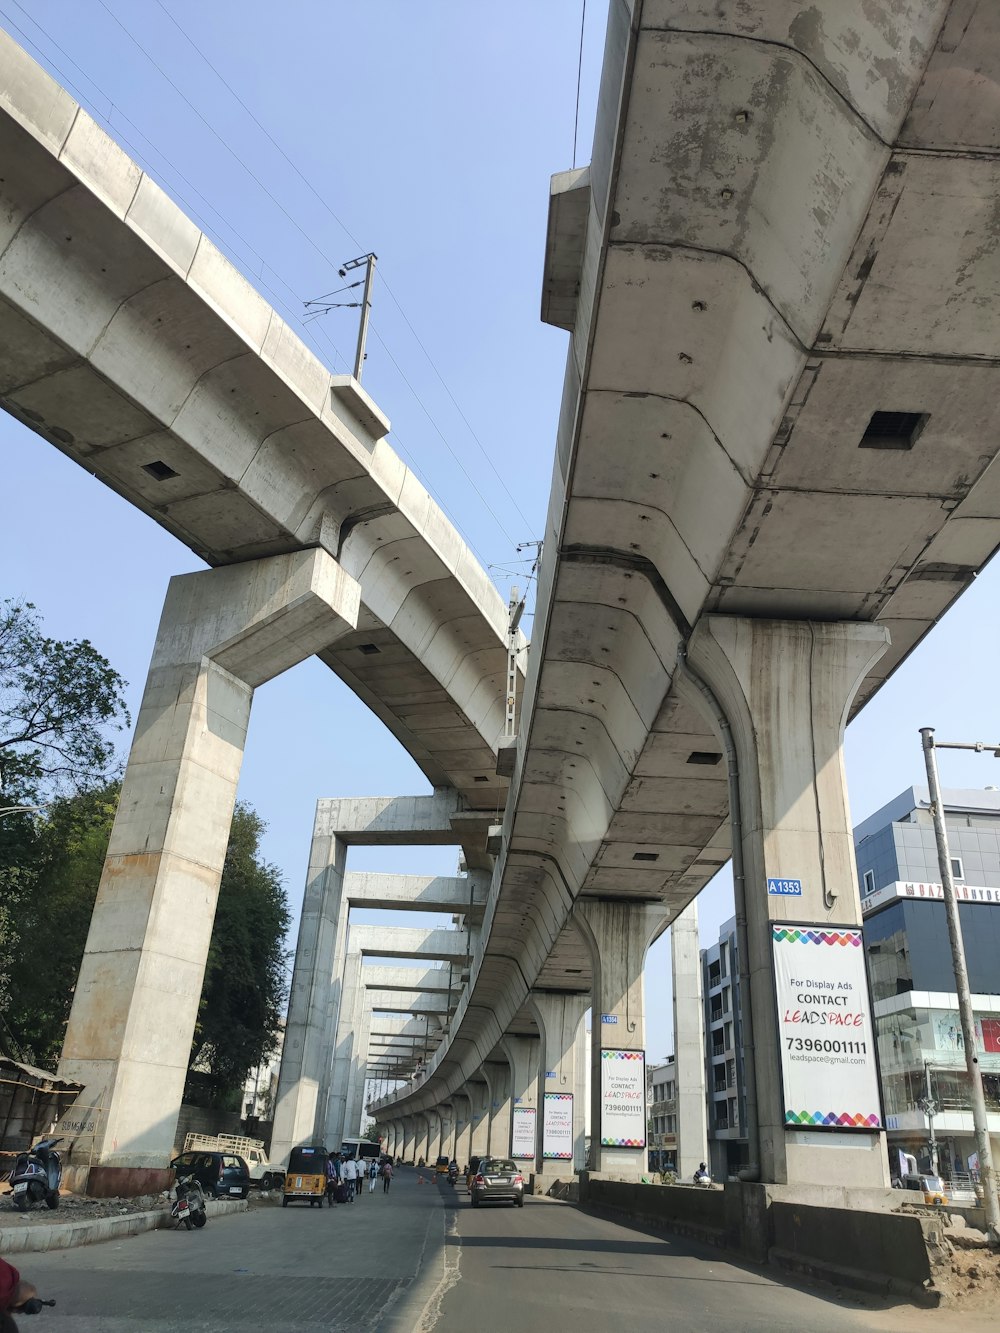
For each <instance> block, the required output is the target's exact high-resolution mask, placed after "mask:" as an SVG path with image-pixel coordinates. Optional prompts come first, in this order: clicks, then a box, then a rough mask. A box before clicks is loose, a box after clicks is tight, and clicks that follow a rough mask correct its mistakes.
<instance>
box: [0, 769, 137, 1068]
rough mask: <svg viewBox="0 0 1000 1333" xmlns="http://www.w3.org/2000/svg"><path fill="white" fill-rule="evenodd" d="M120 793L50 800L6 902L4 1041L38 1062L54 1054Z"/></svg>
mask: <svg viewBox="0 0 1000 1333" xmlns="http://www.w3.org/2000/svg"><path fill="white" fill-rule="evenodd" d="M119 792H120V786H119V784H118V783H117V782H111V783H108V784H106V785H105V786H102V787H95V788H92V789H90V790H85V791H79V792H75V793H73V794H72V795H70V796H65V797H61V798H58V799H56V800H53V801H52V802H51V803H50V804H49V806H48V808H47V811H46V813H45V815H44V817H37V818H35V819H34V820H33V821H32V829H31V836H30V838H28V839H25V841H24V842H23V843H22V846H21V853H20V854H21V857H22V861H21V865H20V867H19V871H20V882H19V892H17V893H16V894H12V895H10V896H9V898H8V901H7V903H6V904H5V905H4V910H5V912H6V916H7V931H6V932H5V937H4V940H3V944H2V947H0V957H2V966H0V971H2V972H3V973H4V974H5V976H6V982H7V994H6V1005H5V1010H4V1022H5V1026H6V1029H7V1034H6V1035H7V1042H6V1044H7V1045H8V1046H9V1047H10V1050H11V1053H12V1054H15V1055H18V1056H20V1057H22V1058H23V1059H25V1060H27V1061H29V1062H30V1063H31V1064H35V1065H39V1066H40V1067H41V1068H43V1069H54V1068H55V1065H56V1062H57V1061H58V1059H59V1052H60V1049H61V1047H62V1042H63V1036H64V1034H65V1031H66V1023H67V1021H68V1019H69V1011H70V1006H71V1005H72V1003H73V991H74V988H75V986H76V978H77V974H78V972H79V970H80V963H81V960H82V958H83V950H84V946H85V944H86V941H87V931H88V930H89V928H90V918H91V916H92V914H93V910H94V899H95V898H96V896H97V886H98V884H99V883H100V879H101V868H102V866H103V865H104V858H105V855H106V853H107V849H108V839H109V838H110V837H111V826H112V824H113V823H114V818H115V810H116V808H117V806H118V796H119Z"/></svg>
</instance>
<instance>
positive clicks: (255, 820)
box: [191, 801, 291, 1106]
mask: <svg viewBox="0 0 1000 1333" xmlns="http://www.w3.org/2000/svg"><path fill="white" fill-rule="evenodd" d="M266 827H267V826H266V824H265V823H264V821H263V820H262V819H261V817H260V816H259V815H258V814H257V813H256V812H255V811H254V810H253V809H251V807H250V806H249V805H246V804H245V803H244V802H242V801H240V802H237V805H236V810H235V813H234V815H233V825H232V830H231V832H230V835H229V846H228V848H227V850H226V861H225V866H224V868H223V872H222V885H221V888H220V891H219V905H218V908H217V910H216V914H215V929H214V930H213V932H212V944H211V948H210V949H209V954H208V966H207V968H206V971H205V984H204V987H203V989H202V994H201V1005H200V1007H199V1010H198V1024H197V1027H196V1029H195V1038H194V1045H193V1047H192V1055H191V1067H192V1069H196V1070H201V1071H205V1072H207V1073H208V1075H209V1077H210V1095H211V1099H212V1101H213V1103H214V1104H215V1105H218V1106H238V1104H239V1098H240V1091H241V1089H242V1087H243V1084H244V1081H245V1079H246V1076H247V1074H248V1073H249V1072H250V1070H251V1069H253V1068H254V1067H255V1066H256V1065H258V1064H260V1063H261V1061H262V1060H264V1059H266V1058H267V1056H269V1055H270V1054H271V1052H272V1051H273V1050H274V1047H275V1044H276V1041H277V1035H278V1031H279V1025H280V1020H281V1015H282V1012H283V1010H284V1005H285V999H286V996H287V985H286V980H285V976H286V965H287V961H288V953H287V951H286V950H285V948H284V937H285V932H286V931H287V930H288V926H289V922H290V920H291V914H290V913H289V910H288V898H287V895H286V893H285V889H284V885H283V883H282V878H281V873H280V871H279V870H278V869H277V867H276V866H273V865H269V864H268V863H267V862H266V861H263V860H262V859H261V856H260V839H261V835H262V834H263V833H264V830H265V828H266Z"/></svg>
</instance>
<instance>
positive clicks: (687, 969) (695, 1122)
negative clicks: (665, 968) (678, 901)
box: [670, 899, 708, 1180]
mask: <svg viewBox="0 0 1000 1333" xmlns="http://www.w3.org/2000/svg"><path fill="white" fill-rule="evenodd" d="M670 958H671V963H672V965H673V983H674V984H673V991H674V1056H675V1081H676V1087H677V1103H676V1104H677V1175H678V1177H679V1179H681V1180H691V1179H692V1178H693V1176H694V1173H695V1171H696V1170H697V1169H698V1167H699V1165H700V1164H701V1163H702V1162H707V1161H708V1098H707V1093H706V1089H705V1006H704V1003H703V1000H702V984H701V942H700V940H699V937H698V900H697V899H695V900H694V902H692V903H691V905H690V906H689V907H686V908H685V909H684V911H683V912H681V914H680V916H676V917H674V919H673V921H672V922H671V924H670Z"/></svg>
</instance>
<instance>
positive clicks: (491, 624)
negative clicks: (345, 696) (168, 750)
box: [0, 33, 507, 810]
mask: <svg viewBox="0 0 1000 1333" xmlns="http://www.w3.org/2000/svg"><path fill="white" fill-rule="evenodd" d="M0 65H2V68H3V80H2V83H3V87H2V90H0V142H2V146H3V160H4V175H3V180H2V181H0V204H2V213H3V216H4V219H5V221H4V223H3V226H2V228H0V347H2V348H3V352H2V354H0V402H2V405H3V406H4V407H5V408H6V410H7V411H9V412H11V413H12V414H13V415H14V416H16V417H17V418H18V419H19V420H20V421H22V422H23V423H24V424H25V425H27V426H28V427H29V428H30V429H32V430H35V431H37V432H38V433H39V434H40V435H42V436H43V437H44V438H45V439H47V440H50V441H51V442H52V443H53V444H54V445H56V447H57V448H59V449H61V450H62V451H63V452H64V453H66V454H67V455H68V456H69V457H71V458H73V459H74V460H75V461H77V462H78V463H80V464H81V466H83V467H85V468H86V469H87V471H88V472H90V473H91V474H92V475H94V476H97V477H99V478H100V479H101V480H102V481H104V482H105V483H106V484H107V485H109V486H110V487H111V488H112V489H113V490H115V491H117V492H118V493H119V494H121V495H123V496H125V498H126V499H128V500H129V501H130V502H131V503H132V504H134V505H135V506H136V507H137V508H139V509H141V510H143V511H144V512H145V513H147V514H149V515H150V516H151V517H152V518H153V519H154V520H155V521H156V522H158V523H159V524H160V525H161V526H162V527H164V528H165V529H166V530H167V531H168V532H170V533H172V534H173V535H174V536H176V537H178V538H179V539H180V540H181V541H183V542H184V543H185V544H186V545H188V546H189V547H190V548H191V549H192V550H193V551H195V552H196V554H197V555H199V556H200V557H201V558H203V559H204V560H206V561H207V562H208V563H209V564H210V565H222V564H233V563H238V562H243V561H246V560H254V559H258V558H259V557H261V556H265V555H275V554H283V553H286V552H289V551H293V550H302V549H307V548H309V547H314V546H315V547H319V548H320V549H323V550H325V551H326V552H327V553H328V554H329V555H330V556H332V557H334V558H335V559H336V560H337V561H338V562H339V563H340V564H341V566H342V567H343V569H344V570H345V572H346V573H348V574H349V575H350V576H351V577H353V578H355V579H357V580H358V582H359V584H360V585H361V587H362V600H363V604H364V606H365V609H366V614H365V616H364V617H363V619H362V621H360V622H358V625H357V632H356V633H355V634H353V635H352V636H350V637H348V638H346V639H345V640H344V641H343V642H342V643H340V644H337V645H335V646H332V647H328V646H324V647H323V649H322V652H321V656H322V657H323V660H324V661H325V662H326V663H327V664H328V665H329V666H330V667H331V668H332V669H333V670H334V671H335V672H337V674H338V675H340V676H341V678H342V679H343V680H345V681H346V682H347V683H348V684H349V685H350V686H351V687H352V688H353V689H354V690H355V691H356V692H357V693H358V694H359V696H360V697H361V698H362V699H364V700H365V702H366V703H367V704H368V705H369V706H370V707H371V708H372V709H373V711H374V712H375V713H376V715H377V716H378V717H380V718H381V719H382V720H383V721H384V722H385V724H386V725H387V726H388V727H390V729H391V730H392V732H393V734H394V735H395V736H396V737H397V739H398V740H399V741H400V742H401V743H402V744H403V745H404V746H405V747H406V749H407V750H408V751H409V753H410V754H411V755H412V756H413V758H414V760H415V761H416V763H417V764H419V765H420V766H421V767H422V769H423V770H424V772H425V773H426V774H427V777H428V779H429V780H430V781H431V782H432V783H435V784H438V785H445V784H447V785H451V786H454V787H455V788H456V789H457V790H458V791H460V792H461V793H462V795H463V796H464V798H465V799H466V801H467V802H468V803H469V805H470V806H472V807H476V806H481V807H482V808H483V809H489V810H495V809H496V806H497V802H498V801H502V799H503V798H502V792H503V791H504V789H505V786H506V781H505V780H504V779H500V778H498V777H497V775H496V771H495V764H496V761H495V755H496V746H497V741H498V738H499V737H500V736H501V735H502V733H503V716H504V693H505V670H506V650H505V645H506V629H507V611H506V606H505V605H504V602H503V599H502V598H501V597H500V595H499V593H498V592H497V590H496V588H495V587H494V586H493V584H492V582H491V581H490V579H489V577H488V575H487V574H486V573H485V571H483V570H482V569H481V568H480V567H479V565H478V563H477V561H476V560H475V558H474V557H473V556H472V555H471V553H470V552H469V550H468V548H467V547H466V546H465V544H464V542H463V541H462V540H461V539H460V538H459V536H458V534H457V533H456V532H455V530H454V528H453V527H452V525H451V524H450V523H449V522H448V520H447V519H446V518H445V517H444V515H443V514H442V513H441V511H440V510H439V508H438V507H437V505H436V504H435V503H434V502H433V501H432V500H431V499H430V497H429V496H428V494H427V492H426V491H425V490H424V488H423V487H422V486H421V485H420V484H419V482H418V481H417V480H416V478H415V477H414V476H413V474H412V473H411V472H410V471H409V470H408V469H407V468H405V467H404V466H403V464H402V463H401V462H400V460H399V459H398V457H397V456H396V454H395V453H394V451H393V450H392V449H391V448H390V446H389V445H388V444H387V442H386V440H385V438H384V437H385V435H386V433H387V431H388V430H389V422H388V420H387V419H386V418H385V417H384V415H383V414H382V413H381V411H380V410H379V409H378V407H377V406H376V405H375V404H374V403H373V402H372V400H371V399H370V397H369V396H368V394H367V393H366V392H365V391H364V389H362V388H361V386H360V385H359V384H358V383H357V382H356V381H354V380H352V379H350V378H348V377H345V376H331V375H330V373H329V371H328V370H326V368H325V367H324V366H323V365H322V364H321V363H320V362H319V361H318V360H317V359H316V357H315V356H314V355H313V354H312V353H311V352H310V351H308V349H307V348H306V347H305V346H304V345H303V344H302V343H301V342H300V340H299V339H298V338H297V337H296V335H295V334H294V333H293V332H292V330H291V329H290V328H289V327H288V326H287V324H285V322H284V321H283V320H281V319H280V318H279V317H278V316H277V314H275V312H274V311H273V310H272V309H271V308H270V306H269V305H268V304H267V302H266V301H265V300H264V299H263V298H262V297H261V296H260V295H259V294H258V293H257V292H255V291H254V290H253V288H252V287H251V286H250V284H249V283H248V282H247V281H246V279H245V278H243V276H242V275H241V274H240V273H238V272H237V271H236V269H234V268H233V266H232V265H231V264H230V263H229V262H228V261H227V260H226V259H225V258H224V257H223V256H222V255H221V254H220V252H219V251H218V249H217V248H216V247H215V246H214V245H213V244H212V243H211V242H210V241H209V240H208V238H207V237H205V236H204V235H202V233H201V232H200V231H199V230H198V228H197V227H196V226H195V225H194V224H193V223H192V222H191V221H190V219H188V218H187V217H185V216H184V214H183V213H182V212H181V210H180V209H179V208H178V207H177V206H176V204H174V203H173V202H172V201H171V200H170V199H169V198H168V197H167V196H166V195H165V194H164V193H163V191H162V190H160V188H159V187H158V186H157V185H155V184H154V182H153V181H152V180H151V179H150V178H149V177H148V176H147V175H145V173H144V172H142V171H140V169H139V168H138V167H137V166H136V164H135V163H134V162H132V161H130V160H129V158H128V157H127V156H126V154H125V153H124V152H122V150H121V149H120V148H119V147H118V146H117V145H116V144H115V143H114V142H113V141H112V140H111V139H109V138H108V136H107V135H106V134H105V133H104V132H103V131H102V130H100V129H99V128H98V127H97V125H96V124H95V123H94V122H93V120H92V119H91V118H90V117H89V116H88V115H87V114H86V112H85V111H83V110H82V109H81V108H80V107H79V106H77V104H76V103H75V102H74V101H73V100H72V98H71V97H70V96H69V94H68V93H66V92H64V91H63V90H62V89H60V88H59V87H58V85H57V84H56V83H55V82H54V81H53V80H52V79H51V78H49V76H48V75H47V74H45V73H44V72H43V71H42V70H41V69H40V68H39V66H38V65H36V64H35V63H34V62H33V61H32V60H31V59H30V58H29V57H28V56H27V55H26V54H25V52H24V51H22V50H21V49H20V48H19V47H18V46H17V45H16V44H15V43H14V42H13V41H12V40H11V38H10V37H9V36H7V34H6V33H4V34H2V35H0ZM477 779H479V780H477Z"/></svg>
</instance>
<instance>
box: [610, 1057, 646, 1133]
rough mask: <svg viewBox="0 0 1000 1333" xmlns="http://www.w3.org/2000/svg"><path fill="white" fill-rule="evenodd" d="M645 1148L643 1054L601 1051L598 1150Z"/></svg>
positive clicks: (644, 1075)
mask: <svg viewBox="0 0 1000 1333" xmlns="http://www.w3.org/2000/svg"><path fill="white" fill-rule="evenodd" d="M645 1146H646V1052H645V1051H618V1050H614V1051H601V1147H602V1148H645Z"/></svg>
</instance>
